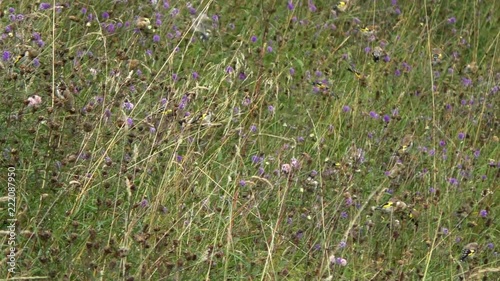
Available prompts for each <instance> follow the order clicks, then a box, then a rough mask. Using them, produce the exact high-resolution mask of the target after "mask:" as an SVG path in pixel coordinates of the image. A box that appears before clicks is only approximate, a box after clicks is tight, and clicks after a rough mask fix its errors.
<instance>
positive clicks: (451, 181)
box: [448, 178, 458, 185]
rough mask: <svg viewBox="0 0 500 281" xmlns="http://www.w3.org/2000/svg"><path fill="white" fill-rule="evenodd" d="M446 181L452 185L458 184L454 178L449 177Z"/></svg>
mask: <svg viewBox="0 0 500 281" xmlns="http://www.w3.org/2000/svg"><path fill="white" fill-rule="evenodd" d="M448 181H449V182H450V184H452V185H458V180H457V179H456V178H450V179H449V180H448Z"/></svg>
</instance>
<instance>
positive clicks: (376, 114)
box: [370, 111, 380, 119]
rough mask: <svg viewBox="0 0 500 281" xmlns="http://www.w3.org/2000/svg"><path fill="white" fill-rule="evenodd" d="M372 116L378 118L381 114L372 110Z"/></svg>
mask: <svg viewBox="0 0 500 281" xmlns="http://www.w3.org/2000/svg"><path fill="white" fill-rule="evenodd" d="M370 117H371V118H373V119H378V118H379V117H380V116H379V115H378V113H377V112H375V111H370Z"/></svg>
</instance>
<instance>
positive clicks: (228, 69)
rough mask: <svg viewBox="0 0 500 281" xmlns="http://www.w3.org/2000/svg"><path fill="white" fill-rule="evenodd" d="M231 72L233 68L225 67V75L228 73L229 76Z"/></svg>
mask: <svg viewBox="0 0 500 281" xmlns="http://www.w3.org/2000/svg"><path fill="white" fill-rule="evenodd" d="M233 71H234V69H233V67H232V66H228V67H226V73H228V74H229V73H231V72H233Z"/></svg>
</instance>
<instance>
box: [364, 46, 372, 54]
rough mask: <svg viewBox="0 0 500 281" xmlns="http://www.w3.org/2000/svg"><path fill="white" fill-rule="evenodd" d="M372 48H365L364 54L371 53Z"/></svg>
mask: <svg viewBox="0 0 500 281" xmlns="http://www.w3.org/2000/svg"><path fill="white" fill-rule="evenodd" d="M371 50H372V48H370V46H368V47H365V54H369V53H370V52H371Z"/></svg>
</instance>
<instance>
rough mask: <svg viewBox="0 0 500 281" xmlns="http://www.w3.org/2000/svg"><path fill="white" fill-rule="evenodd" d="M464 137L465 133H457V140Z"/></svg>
mask: <svg viewBox="0 0 500 281" xmlns="http://www.w3.org/2000/svg"><path fill="white" fill-rule="evenodd" d="M464 138H465V134H464V133H462V132H460V133H458V139H459V140H463V139H464Z"/></svg>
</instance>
